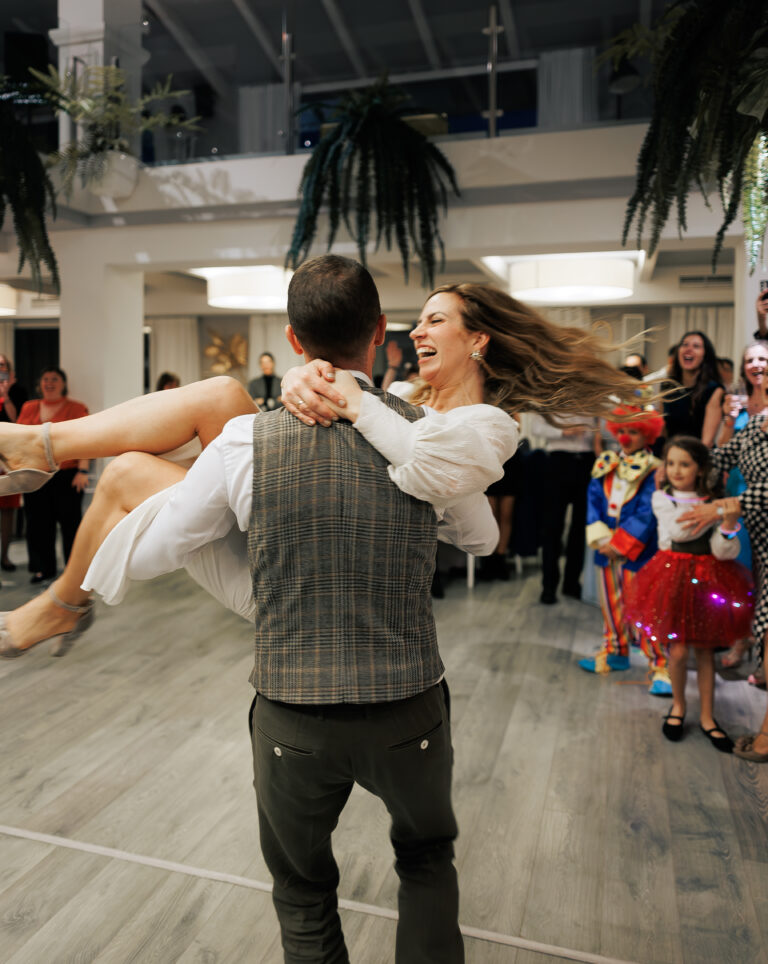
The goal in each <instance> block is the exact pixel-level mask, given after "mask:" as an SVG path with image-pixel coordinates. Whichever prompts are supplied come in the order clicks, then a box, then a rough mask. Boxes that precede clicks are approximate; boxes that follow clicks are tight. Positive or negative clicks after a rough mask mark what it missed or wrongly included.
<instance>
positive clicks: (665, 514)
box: [651, 489, 741, 559]
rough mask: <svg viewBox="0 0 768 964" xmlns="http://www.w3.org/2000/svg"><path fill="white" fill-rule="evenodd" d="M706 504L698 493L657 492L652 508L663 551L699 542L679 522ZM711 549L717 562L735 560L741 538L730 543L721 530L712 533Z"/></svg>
mask: <svg viewBox="0 0 768 964" xmlns="http://www.w3.org/2000/svg"><path fill="white" fill-rule="evenodd" d="M706 501H707V500H706V499H705V498H704V497H703V496H699V495H696V494H695V493H694V492H680V491H679V490H678V489H672V492H671V493H667V492H663V491H662V490H661V489H657V490H656V491H655V492H654V493H653V495H652V496H651V507H652V508H653V514H654V515H655V516H656V521H657V523H658V535H659V549H669V548H670V546H671V544H672V543H673V542H691V541H692V540H693V539H696V538H697V536H695V535H693V534H692V532H691V529H690V528H689V527H687V526H685V525H683V524H681V523H679V522H678V521H677V520H678V517H679V516H681V515H682V514H683V513H684V512H687V511H688V510H689V509H693V508H694V507H695V506H697V505H701V503H702V502H706ZM709 547H710V549H711V550H712V555H713V556H714V557H715V559H735V558H736V557H737V556H738V554H739V550H740V548H741V546H740V544H739V537H738V536H733V537H732V538H730V539H726V537H725V536H724V535H723V534H722V533H721V532H720V529H719V527H717V526H716V527H715V528H714V529H712V531H711V532H710V536H709Z"/></svg>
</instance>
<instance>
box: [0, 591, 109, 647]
mask: <svg viewBox="0 0 768 964" xmlns="http://www.w3.org/2000/svg"><path fill="white" fill-rule="evenodd" d="M48 592H49V593H50V595H51V599H53V601H54V603H55V604H56V605H57V606H58V607H59V608H60V609H66V610H67V612H70V613H77V615H78V620H77V622H76V623H75V625H74V626H73V627H72V629H70V630H69V632H68V633H58V634H56V635H55V636H47V637H46V639H48V640H51V650H50V653H51V656H64V655H65V654H66V653H68V652H69V650H70V649H71V648H72V646H73V644H74V643H75V641H76V640H77V638H78V636H82V634H83V633H84V632H85V631H86V629H89V628H90V626H91V624H92V623H93V601H92V600H90V599H89V600H88V602H87V603H86V604H85V605H84V606H71V605H70V604H69V603H65V602H64V600H63V599H59V597H58V596H57V595H56V593H55V592H54V589H53V586H49V587H48ZM7 615H8V613H0V656H3V657H5V658H6V659H14V658H15V657H17V656H21V655H22V654H23V653H25V652H26V651H27V649H32V647H33V646H39V645H40V643H44V642H45V641H46V640H45V639H39V640H38V641H37V642H36V643H32V646H27V647H26V649H19V647H18V646H16V644H15V643H14V641H13V638H12V636H11V634H10V632H9V631H8V627H7V625H6V620H5V617H6V616H7Z"/></svg>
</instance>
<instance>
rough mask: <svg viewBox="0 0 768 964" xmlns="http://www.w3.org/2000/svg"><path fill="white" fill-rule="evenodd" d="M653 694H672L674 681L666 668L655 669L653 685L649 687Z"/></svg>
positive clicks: (652, 677) (652, 678) (652, 679)
mask: <svg viewBox="0 0 768 964" xmlns="http://www.w3.org/2000/svg"><path fill="white" fill-rule="evenodd" d="M648 692H649V693H650V694H651V696H671V695H672V681H671V680H670V678H669V672H668V671H667V670H666V669H655V670H654V671H653V676H651V685H650V686H649V687H648Z"/></svg>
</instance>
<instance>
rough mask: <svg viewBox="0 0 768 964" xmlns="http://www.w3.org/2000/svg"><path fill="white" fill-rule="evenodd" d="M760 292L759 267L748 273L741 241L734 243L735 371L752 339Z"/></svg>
mask: <svg viewBox="0 0 768 964" xmlns="http://www.w3.org/2000/svg"><path fill="white" fill-rule="evenodd" d="M759 292H760V268H759V266H758V268H757V269H756V270H755V273H754V274H753V275H750V273H749V263H748V261H747V252H746V249H745V247H744V243H743V241H740V242H738V243H737V244H736V248H735V249H734V260H733V354H732V357H733V361H734V365H735V367H736V371H737V372H738V370H739V365H740V364H741V355H742V352H743V351H744V348H745V346H746V345H748V344H749V343H750V342H751V341H752V335H753V333H754V331H755V329H756V328H757V314H756V312H755V302H756V301H757V296H758V294H759Z"/></svg>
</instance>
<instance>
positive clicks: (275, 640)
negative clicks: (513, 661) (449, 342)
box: [248, 386, 443, 704]
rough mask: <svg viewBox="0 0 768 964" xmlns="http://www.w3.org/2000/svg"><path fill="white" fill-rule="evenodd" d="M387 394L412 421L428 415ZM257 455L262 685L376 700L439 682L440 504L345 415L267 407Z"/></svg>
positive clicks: (293, 699)
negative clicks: (395, 471) (434, 593)
mask: <svg viewBox="0 0 768 964" xmlns="http://www.w3.org/2000/svg"><path fill="white" fill-rule="evenodd" d="M364 387H365V386H364ZM378 394H380V396H381V397H382V398H383V400H384V401H385V402H386V404H387V405H389V406H391V407H392V408H394V409H396V410H397V411H399V412H400V413H401V414H403V415H405V416H406V417H407V418H408V419H409V420H410V421H414V420H415V419H417V418H420V417H422V416H423V412H422V410H421V409H420V408H415V407H414V406H412V405H409V404H407V403H406V402H402V401H401V400H400V399H396V398H394V397H393V396H391V395H384V394H383V393H378ZM253 453H254V468H255V471H254V476H253V509H252V514H251V521H250V526H249V530H248V555H249V561H250V566H251V574H252V578H253V591H254V599H255V603H256V660H255V665H254V670H253V673H252V674H251V682H252V683H253V685H254V686H255V687H256V689H257V690H258V691H259V692H260V693H262V694H263V695H264V696H266V697H267V698H268V699H271V700H280V701H281V702H285V703H311V704H318V703H379V702H386V701H391V700H399V699H404V698H405V697H408V696H414V695H416V694H417V693H421V692H423V691H424V690H426V689H427V688H428V687H430V686H431V685H433V684H434V683H436V682H437V681H438V680H439V679H440V677H441V675H442V673H443V664H442V662H441V660H440V655H439V653H438V651H437V639H436V634H435V625H434V620H433V617H432V602H431V597H430V584H431V581H432V574H433V571H434V565H435V547H436V539H437V522H436V517H435V513H434V510H433V508H432V506H431V505H429V504H428V503H426V502H421V501H419V500H417V499H414V498H412V497H411V496H408V495H405V493H403V492H401V491H400V490H399V489H397V488H396V487H395V486H394V485H393V483H392V482H391V480H390V478H389V474H388V472H387V462H386V459H384V457H383V456H382V455H380V454H379V453H378V452H377V451H376V450H375V449H374V448H373V447H372V446H371V445H369V443H368V442H366V441H365V439H364V438H362V436H361V435H360V434H359V433H358V432H356V431H355V429H354V428H353V427H352V426H351V425H350V424H349V423H348V422H336V423H334V425H333V426H332V427H331V428H328V429H326V428H322V427H312V428H310V427H309V426H306V425H304V424H302V423H301V422H300V421H299V420H298V419H296V418H294V417H293V416H292V415H289V414H288V412H287V411H285V410H282V411H279V412H271V413H268V414H266V415H260V416H259V417H258V418H256V419H254V423H253Z"/></svg>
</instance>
